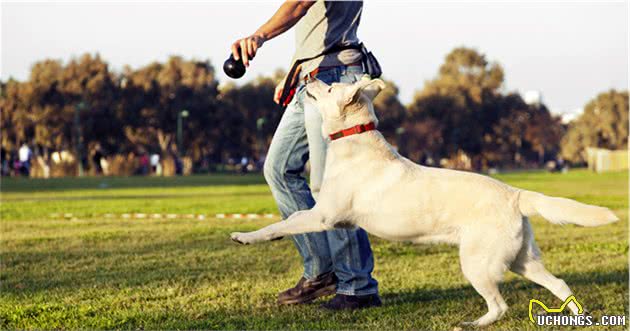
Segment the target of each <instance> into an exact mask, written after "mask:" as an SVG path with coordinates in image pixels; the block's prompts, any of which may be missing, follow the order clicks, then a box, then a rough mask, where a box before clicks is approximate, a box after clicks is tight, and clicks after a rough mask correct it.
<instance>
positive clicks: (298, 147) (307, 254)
mask: <svg viewBox="0 0 630 331" xmlns="http://www.w3.org/2000/svg"><path fill="white" fill-rule="evenodd" d="M303 94H304V93H303V90H300V91H299V92H298V93H296V95H295V97H294V100H293V101H292V102H291V104H290V105H289V106H288V107H287V109H286V110H285V112H284V115H283V116H282V119H281V120H280V124H279V125H278V128H277V129H276V132H275V133H274V136H273V139H272V141H271V145H270V146H269V151H268V153H267V158H266V160H265V166H264V174H265V179H266V180H267V183H268V184H269V187H270V188H271V193H272V194H273V197H274V199H275V200H276V203H277V205H278V209H279V210H280V214H281V215H282V218H283V219H287V218H289V217H290V216H291V214H293V213H294V212H297V211H299V210H307V209H311V208H312V207H313V206H314V205H315V200H314V199H313V196H312V194H311V190H310V189H309V187H308V184H307V183H306V179H305V178H304V177H303V176H302V173H303V172H304V166H305V164H306V161H307V160H308V158H309V150H308V142H307V139H306V129H305V127H304V107H303V100H302V99H303V98H302V96H303ZM292 238H293V241H294V242H295V245H296V247H297V249H298V251H299V253H300V255H301V256H302V259H303V262H304V276H303V278H302V279H301V280H300V282H298V285H296V287H294V288H292V289H289V290H287V291H285V292H283V293H280V295H279V297H278V301H279V302H280V303H282V304H288V303H302V302H308V301H311V300H313V299H314V298H316V297H317V296H321V295H325V294H330V292H331V291H334V283H335V280H334V279H333V278H334V277H333V275H332V273H331V271H332V260H331V256H330V250H329V248H328V239H327V236H326V234H325V233H307V234H300V235H294V236H292ZM331 285H332V286H331ZM322 289H324V290H322Z"/></svg>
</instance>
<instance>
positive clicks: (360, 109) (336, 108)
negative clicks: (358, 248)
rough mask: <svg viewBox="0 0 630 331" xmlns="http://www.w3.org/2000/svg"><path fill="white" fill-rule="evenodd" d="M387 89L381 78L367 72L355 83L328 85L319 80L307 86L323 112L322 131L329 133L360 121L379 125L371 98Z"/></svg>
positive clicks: (313, 99) (360, 122)
mask: <svg viewBox="0 0 630 331" xmlns="http://www.w3.org/2000/svg"><path fill="white" fill-rule="evenodd" d="M384 88H385V83H384V82H383V81H382V80H380V79H371V78H369V77H368V76H367V75H366V76H363V78H362V79H360V80H359V81H357V82H356V83H354V84H347V83H333V84H332V85H328V84H326V83H324V82H322V81H320V80H318V79H316V80H315V81H313V82H310V83H308V84H307V85H306V92H307V96H308V97H309V99H310V100H311V102H314V103H315V105H316V106H317V109H318V110H319V111H320V112H321V114H322V119H323V125H322V133H323V134H324V135H325V136H327V135H329V134H331V133H333V132H336V131H339V130H342V129H345V128H348V127H352V126H355V125H359V124H366V123H369V122H374V123H375V124H378V119H377V118H376V114H374V107H373V106H372V100H374V98H375V97H376V95H377V94H378V93H379V92H380V91H381V90H382V89H384Z"/></svg>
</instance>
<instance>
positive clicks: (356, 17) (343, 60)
mask: <svg viewBox="0 0 630 331" xmlns="http://www.w3.org/2000/svg"><path fill="white" fill-rule="evenodd" d="M362 10H363V2H362V1H323V0H318V1H317V2H316V3H315V4H313V6H311V8H309V10H308V12H307V13H306V15H304V17H302V19H300V21H299V22H298V23H297V25H296V29H295V31H296V34H295V47H296V50H295V55H294V56H293V60H292V61H291V63H292V64H293V62H295V61H296V60H298V59H304V58H309V57H313V56H315V55H317V54H321V53H323V52H324V51H326V50H328V49H330V48H331V47H333V46H336V45H341V46H346V45H355V44H359V38H358V37H357V28H358V27H359V22H360V21H361V11H362ZM360 59H361V52H360V51H358V50H356V49H348V50H343V51H341V52H336V53H331V54H327V55H324V56H320V57H317V58H315V59H313V60H310V61H306V62H304V63H302V70H301V72H300V77H303V76H304V75H306V74H307V73H309V72H311V71H313V70H315V69H316V68H317V67H319V66H336V65H343V64H351V63H355V62H357V61H359V60H360Z"/></svg>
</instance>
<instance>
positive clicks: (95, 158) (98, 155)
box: [92, 145, 103, 175]
mask: <svg viewBox="0 0 630 331" xmlns="http://www.w3.org/2000/svg"><path fill="white" fill-rule="evenodd" d="M102 159H103V152H102V151H101V145H96V148H95V150H94V154H92V163H93V164H94V171H95V172H96V175H101V174H102V173H103V167H102V166H101V160H102Z"/></svg>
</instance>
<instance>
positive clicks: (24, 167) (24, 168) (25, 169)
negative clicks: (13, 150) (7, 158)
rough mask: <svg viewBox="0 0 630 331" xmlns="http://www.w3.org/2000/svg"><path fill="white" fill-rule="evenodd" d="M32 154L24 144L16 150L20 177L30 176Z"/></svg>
mask: <svg viewBox="0 0 630 331" xmlns="http://www.w3.org/2000/svg"><path fill="white" fill-rule="evenodd" d="M32 157H33V153H32V151H31V148H30V147H28V145H27V144H26V143H23V144H22V146H21V147H20V149H19V150H18V158H19V161H20V173H21V174H22V176H26V177H28V176H30V174H31V158H32Z"/></svg>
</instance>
